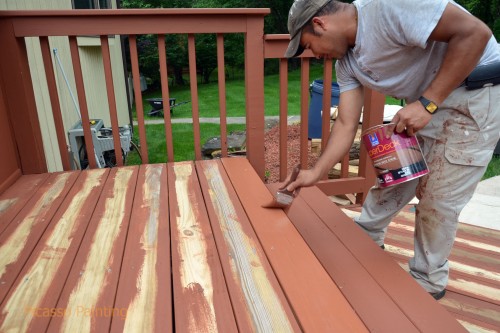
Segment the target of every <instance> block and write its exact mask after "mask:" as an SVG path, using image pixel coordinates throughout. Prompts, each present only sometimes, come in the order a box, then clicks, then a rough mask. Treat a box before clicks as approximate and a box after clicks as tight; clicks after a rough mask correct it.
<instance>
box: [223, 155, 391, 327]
mask: <svg viewBox="0 0 500 333" xmlns="http://www.w3.org/2000/svg"><path fill="white" fill-rule="evenodd" d="M223 164H224V168H225V169H226V172H227V174H228V176H229V178H230V179H231V182H232V184H233V186H234V188H235V190H236V192H237V193H238V195H239V198H240V201H241V202H242V204H243V205H244V208H245V211H246V212H247V214H248V216H249V218H250V221H251V224H252V226H253V228H254V229H255V231H256V232H257V234H258V235H259V239H260V241H261V243H262V244H263V247H264V250H265V251H266V254H267V256H268V258H269V260H270V262H271V264H272V266H273V269H274V271H275V273H276V275H277V277H278V279H279V280H280V284H281V286H282V288H283V289H284V291H285V293H286V294H287V298H288V300H289V302H290V304H291V306H292V307H293V309H294V312H295V314H296V316H297V318H298V320H299V321H300V323H301V327H302V328H303V329H304V330H305V331H308V332H335V331H345V332H362V331H365V330H367V328H366V327H365V325H364V324H363V323H362V321H360V319H359V318H358V316H357V315H354V313H353V309H352V307H351V305H350V304H349V303H348V300H346V299H345V298H344V296H343V295H342V293H341V292H340V290H339V287H338V286H337V285H336V284H335V283H334V282H333V281H332V280H331V279H330V278H329V276H328V273H327V272H326V271H325V270H324V268H323V267H322V264H321V262H320V261H318V260H317V259H316V257H315V256H314V253H313V252H312V251H311V249H310V248H308V247H307V244H306V243H304V241H303V239H302V236H301V235H300V234H299V233H298V232H297V230H296V229H295V227H294V226H293V224H292V223H291V222H290V220H289V219H288V217H287V216H286V214H285V213H284V212H283V210H281V209H266V208H262V205H263V204H264V203H267V202H269V201H270V200H271V199H272V195H271V194H270V192H269V190H268V189H267V188H266V186H265V185H264V184H263V183H262V182H260V181H259V179H258V178H257V175H255V173H254V172H253V170H252V169H251V166H250V165H249V164H248V163H247V162H246V161H245V160H244V159H238V158H234V159H226V160H224V161H223ZM311 281H314V283H311ZM305 286H307V288H306V287H305ZM331 309H335V311H333V312H331ZM356 311H357V309H356ZM386 327H387V325H386Z"/></svg>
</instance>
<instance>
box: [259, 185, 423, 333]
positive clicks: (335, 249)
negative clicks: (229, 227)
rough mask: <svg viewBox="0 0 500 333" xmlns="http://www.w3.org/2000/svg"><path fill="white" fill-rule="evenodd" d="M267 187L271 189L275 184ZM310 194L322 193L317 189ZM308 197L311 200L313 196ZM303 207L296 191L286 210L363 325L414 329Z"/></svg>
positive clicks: (335, 216)
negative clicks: (295, 196) (291, 203)
mask: <svg viewBox="0 0 500 333" xmlns="http://www.w3.org/2000/svg"><path fill="white" fill-rule="evenodd" d="M268 187H269V189H270V190H271V191H273V192H274V191H275V190H276V189H277V187H278V186H277V185H270V186H268ZM308 195H309V194H308ZM313 195H320V196H323V194H321V193H313ZM311 199H312V200H314V197H312V198H311ZM307 208H308V206H307V203H306V201H305V200H304V199H303V198H302V195H299V196H298V197H297V198H295V200H294V203H293V205H292V206H291V207H290V208H289V209H288V210H287V211H286V214H287V216H288V217H289V218H290V220H291V221H292V223H293V224H294V226H295V227H296V228H297V230H298V231H299V232H300V234H301V235H302V237H303V238H304V240H305V241H306V242H307V243H308V245H309V247H310V248H311V249H312V251H314V253H315V255H316V256H317V257H318V259H319V260H320V261H321V263H322V264H323V266H324V267H325V269H326V270H327V271H328V273H329V274H330V276H331V278H332V279H333V280H334V281H335V282H336V284H337V285H339V286H341V290H342V293H343V294H344V295H345V297H346V298H347V299H348V300H349V302H350V304H351V305H352V306H353V307H354V308H355V309H356V312H357V313H358V315H359V316H360V318H361V320H363V322H364V323H365V324H366V326H367V327H369V328H370V329H371V330H372V331H379V332H418V330H417V329H416V328H415V326H414V325H413V323H412V322H411V321H410V320H409V319H408V317H407V316H406V314H405V313H404V312H402V311H401V309H400V308H399V307H398V306H397V304H395V303H394V302H393V300H392V299H391V298H390V297H389V296H388V295H387V294H386V292H385V291H384V290H383V289H382V288H381V286H380V285H379V284H378V283H377V281H376V280H375V279H373V277H372V276H371V274H370V272H369V271H367V270H366V269H365V268H364V267H363V265H362V264H361V263H360V262H359V261H358V260H357V259H356V258H355V257H354V256H353V254H352V253H351V252H350V251H349V250H348V249H347V248H346V247H345V246H344V245H343V244H342V242H341V241H340V240H339V239H338V238H337V236H336V235H335V234H334V233H332V232H331V231H330V230H329V229H328V227H327V226H326V225H325V224H324V223H323V221H322V220H321V219H320V218H319V217H318V216H316V215H313V216H311V215H307V216H305V215H304V214H303V212H307V211H308V209H307ZM339 216H340V213H339V212H338V211H333V212H332V214H331V219H332V220H337V219H338V218H339ZM365 241H368V240H365ZM371 251H381V249H380V248H379V247H378V246H376V245H375V244H374V246H373V247H372V249H371ZM346 267H349V269H346ZM388 322H390V323H391V325H390V327H388V325H387V323H388Z"/></svg>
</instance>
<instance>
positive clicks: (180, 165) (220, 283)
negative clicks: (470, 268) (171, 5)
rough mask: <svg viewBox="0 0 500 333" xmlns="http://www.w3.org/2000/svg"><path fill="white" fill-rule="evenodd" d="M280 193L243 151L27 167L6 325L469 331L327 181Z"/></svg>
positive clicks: (11, 217)
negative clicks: (30, 170) (279, 198)
mask: <svg viewBox="0 0 500 333" xmlns="http://www.w3.org/2000/svg"><path fill="white" fill-rule="evenodd" d="M276 186H277V185H270V186H269V187H270V189H271V190H273V189H275V188H276ZM270 193H271V192H270V191H269V189H268V188H267V187H266V186H265V185H264V184H263V183H262V181H261V180H260V178H259V176H258V175H257V174H256V173H255V171H254V169H253V168H252V167H251V165H250V164H249V162H248V160H247V159H245V158H223V159H221V160H217V161H215V160H212V161H196V162H176V163H167V164H155V165H141V166H140V167H139V166H134V167H120V168H113V169H94V170H88V171H73V172H61V173H54V174H39V175H25V176H22V177H21V178H20V179H19V180H18V181H17V182H16V183H15V184H14V185H13V186H11V187H10V188H9V189H7V191H5V192H4V193H3V194H2V195H1V196H0V221H1V223H0V253H1V254H2V255H1V256H0V276H1V278H0V279H1V280H0V301H1V305H0V311H1V312H0V331H2V332H10V331H15V332H25V331H32V332H35V331H36V332H44V331H46V332H56V331H67V332H75V331H80V332H83V331H93V332H110V331H111V332H122V331H131V332H152V331H159V330H162V331H176V332H212V331H221V332H236V331H240V332H255V331H260V332H287V331H305V332H367V331H378V332H417V331H420V332H460V331H465V330H464V329H463V327H462V326H461V325H460V324H459V323H458V322H457V321H456V320H455V319H454V318H453V316H452V315H450V313H449V312H448V311H446V310H445V308H444V307H443V306H441V305H440V304H439V303H437V302H436V301H435V300H434V299H432V298H431V297H430V296H429V295H428V294H427V293H426V292H424V291H423V290H422V289H421V288H420V287H419V286H418V285H417V284H416V283H415V282H414V281H413V280H412V279H411V278H410V277H409V275H408V274H407V273H406V272H405V271H404V270H403V269H401V268H400V267H399V266H398V265H397V264H396V262H395V261H394V260H393V259H392V257H391V256H388V255H387V252H384V251H382V250H381V249H380V248H378V247H377V246H376V245H375V244H374V243H373V242H371V241H370V240H369V239H368V237H367V236H366V235H365V234H364V233H363V232H361V231H360V230H359V229H358V228H357V227H356V226H355V225H354V224H353V223H352V220H351V219H350V218H349V217H347V216H346V215H345V214H343V213H342V212H341V210H340V209H339V208H338V207H337V206H336V205H335V204H334V203H332V202H331V200H330V199H329V198H328V197H327V196H326V195H324V194H323V193H322V192H321V191H320V190H319V189H318V188H315V187H313V188H305V189H303V190H302V191H301V194H300V196H299V197H298V198H296V200H295V201H294V203H293V205H292V206H291V207H290V208H289V209H287V210H286V211H284V210H281V209H265V208H262V207H261V205H262V204H263V203H265V202H267V201H269V200H270V199H271V198H272V196H271V194H270ZM403 231H404V230H403ZM389 244H390V243H389ZM492 247H494V245H493V244H492ZM389 248H390V253H392V252H394V250H393V248H391V247H389ZM497 255H498V254H497ZM486 257H487V255H486V254H485V258H486ZM490 266H494V264H493V263H492V264H491V265H490ZM489 274H497V273H495V272H494V271H492V272H491V273H489ZM497 291H498V289H497ZM449 295H450V296H447V297H446V298H445V299H444V301H442V302H441V303H442V304H443V302H447V303H444V305H445V306H446V307H448V308H449V307H450V305H449V304H451V306H452V305H453V304H454V303H455V302H457V301H462V300H463V298H464V296H463V295H460V294H458V293H455V294H453V293H450V294H449ZM497 301H498V299H497ZM478 302H479V301H478ZM463 304H469V303H463ZM484 309H485V316H488V315H489V321H488V323H490V324H491V325H490V326H489V328H493V327H494V325H495V322H496V323H497V325H498V316H495V311H497V312H496V313H498V305H497V307H496V308H495V304H494V303H493V301H492V302H491V303H490V306H489V307H488V308H486V307H485V308H484ZM459 312H460V311H459ZM496 327H497V328H498V327H499V326H496Z"/></svg>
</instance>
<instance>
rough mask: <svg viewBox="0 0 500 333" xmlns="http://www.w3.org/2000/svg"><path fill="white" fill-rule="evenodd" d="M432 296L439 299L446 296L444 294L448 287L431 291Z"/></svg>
mask: <svg viewBox="0 0 500 333" xmlns="http://www.w3.org/2000/svg"><path fill="white" fill-rule="evenodd" d="M429 294H430V295H431V296H432V297H434V299H435V300H436V301H437V300H439V299H441V298H443V297H444V294H446V289H443V290H441V291H438V292H436V293H429Z"/></svg>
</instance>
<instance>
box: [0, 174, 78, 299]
mask: <svg viewBox="0 0 500 333" xmlns="http://www.w3.org/2000/svg"><path fill="white" fill-rule="evenodd" d="M77 177H78V174H76V173H69V172H63V173H56V174H52V175H50V176H49V178H48V179H47V181H46V182H44V183H43V184H42V185H41V186H40V187H39V188H38V190H37V191H36V193H35V194H34V195H33V196H32V197H31V199H30V200H29V201H28V202H27V203H26V205H25V206H24V207H23V209H22V210H21V211H20V212H19V213H18V214H17V215H16V216H15V218H14V219H13V221H12V222H11V223H10V224H9V226H8V227H7V228H6V229H5V230H4V232H3V233H2V234H1V235H0V253H2V255H1V256H0V281H1V283H0V302H3V300H4V298H5V295H6V294H7V292H8V291H9V288H10V286H12V283H13V282H14V281H15V279H16V278H17V276H18V274H19V272H20V271H21V269H22V268H23V266H24V264H25V262H26V261H27V260H28V258H29V256H30V254H31V252H32V251H33V249H34V248H35V246H36V244H37V243H38V240H39V239H40V237H41V236H42V234H43V232H44V231H45V229H46V228H47V226H48V225H49V223H50V221H51V219H52V217H53V216H54V214H55V213H56V211H57V209H58V208H59V205H60V204H61V202H62V201H63V200H64V197H65V195H66V193H67V192H68V191H69V190H70V188H71V186H72V185H73V183H74V182H75V180H76V178H77Z"/></svg>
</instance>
